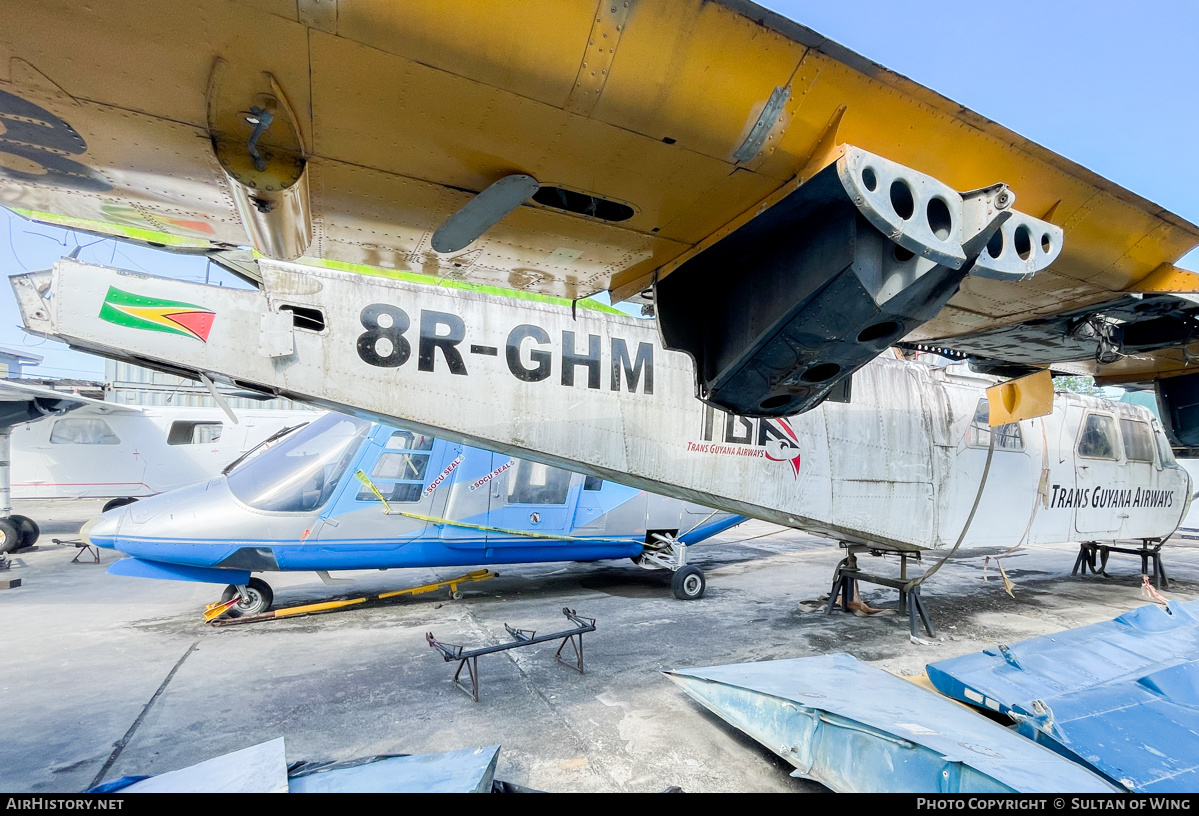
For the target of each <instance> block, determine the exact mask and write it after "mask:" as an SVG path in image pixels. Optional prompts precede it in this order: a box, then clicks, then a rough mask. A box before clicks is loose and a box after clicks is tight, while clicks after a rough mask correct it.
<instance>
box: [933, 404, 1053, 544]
mask: <svg viewBox="0 0 1199 816" xmlns="http://www.w3.org/2000/svg"><path fill="white" fill-rule="evenodd" d="M975 393H977V392H974V391H973V390H972V391H971V392H970V395H969V398H970V399H974V394H975ZM973 411H974V414H973V417H972V419H971V421H970V424H969V426H967V428H966V437H965V440H964V441H963V444H962V446H961V447H960V448H959V450H958V452H957V454H956V456H957V461H956V463H955V464H954V468H953V473H954V474H955V477H956V478H954V479H953V480H952V481H951V482H950V483H948V484H946V485H945V486H944V488H943V490H942V493H943V498H942V499H941V501H942V508H943V509H942V512H943V514H944V519H945V524H944V528H945V530H946V531H948V533H949V535H950V538H949V539H948V540H947V542H946V543H948V544H952V543H953V537H954V536H956V535H957V532H956V531H959V530H961V528H962V526H963V525H965V523H966V519H967V517H969V515H970V510H971V508H972V507H973V506H974V502H975V499H976V498H977V497H978V486H979V482H980V481H981V480H982V477H983V470H984V468H985V467H986V462H987V449H988V447H989V446H990V444H991V436H992V434H993V435H994V436H995V450H994V453H993V454H992V455H991V469H990V471H988V473H987V484H986V486H985V487H984V488H983V494H982V498H981V500H979V503H978V507H977V509H976V510H975V514H974V518H973V520H972V521H971V522H970V530H969V532H968V534H967V541H968V542H970V543H971V544H996V545H1000V546H1006V547H1011V546H1015V545H1017V544H1019V543H1020V541H1021V540H1022V537H1023V534H1024V531H1025V528H1026V524H1027V522H1028V521H1029V520H1030V519H1031V517H1032V514H1033V512H1034V510H1035V508H1036V505H1037V484H1038V481H1039V479H1040V470H1041V459H1042V450H1041V448H1042V445H1041V433H1040V427H1039V425H1038V422H1037V420H1026V421H1024V422H1012V423H1009V424H1007V425H1000V426H999V427H997V428H992V427H991V426H990V424H989V419H990V415H991V408H990V404H989V403H988V402H987V398H986V397H982V398H979V399H978V400H977V402H975V403H974V405H973ZM1013 519H1018V520H1019V523H1015V524H1013V523H1012V520H1013Z"/></svg>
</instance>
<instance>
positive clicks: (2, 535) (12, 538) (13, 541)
mask: <svg viewBox="0 0 1199 816" xmlns="http://www.w3.org/2000/svg"><path fill="white" fill-rule="evenodd" d="M20 548H21V530H20V528H19V527H17V525H16V524H15V523H14V522H13V521H11V520H10V519H6V518H0V553H10V552H16V551H17V550H19V549H20Z"/></svg>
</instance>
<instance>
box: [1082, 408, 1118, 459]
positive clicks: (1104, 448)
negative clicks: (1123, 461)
mask: <svg viewBox="0 0 1199 816" xmlns="http://www.w3.org/2000/svg"><path fill="white" fill-rule="evenodd" d="M1118 444H1119V442H1117V441H1116V421H1115V420H1114V419H1112V417H1110V416H1107V415H1105V414H1087V418H1086V420H1085V421H1084V422H1083V425H1082V438H1081V439H1079V440H1078V455H1079V456H1085V457H1087V458H1088V459H1115V458H1117V454H1116V449H1117V445H1118Z"/></svg>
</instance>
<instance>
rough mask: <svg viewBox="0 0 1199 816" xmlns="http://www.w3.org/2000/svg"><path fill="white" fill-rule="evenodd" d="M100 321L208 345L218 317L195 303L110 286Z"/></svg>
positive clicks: (101, 309) (102, 307) (101, 310)
mask: <svg viewBox="0 0 1199 816" xmlns="http://www.w3.org/2000/svg"><path fill="white" fill-rule="evenodd" d="M100 319H101V320H104V321H107V322H109V323H115V324H116V325H118V326H125V327H127V328H130V329H145V330H146V331H160V332H167V333H168V334H182V335H184V336H186V337H194V338H196V339H197V340H199V341H201V342H204V343H207V342H208V333H209V332H210V331H211V330H212V321H213V320H215V319H216V314H215V313H213V312H211V311H209V310H208V309H205V308H204V307H202V306H196V305H194V304H192V303H181V302H180V301H177V300H162V299H161V298H152V297H144V296H142V295H135V294H133V293H131V292H125V291H122V290H120V289H118V288H116V287H115V286H110V287H108V294H106V295H105V296H104V305H103V306H101V307H100Z"/></svg>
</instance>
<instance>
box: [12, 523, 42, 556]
mask: <svg viewBox="0 0 1199 816" xmlns="http://www.w3.org/2000/svg"><path fill="white" fill-rule="evenodd" d="M8 520H9V521H11V522H12V523H13V524H15V525H17V534H18V537H19V538H20V544H18V545H17V549H18V550H23V549H25V548H26V547H32V546H33V545H34V544H36V543H37V538H38V536H40V535H41V534H42V530H41V528H40V527H38V526H37V522H36V521H34V520H33V519H31V518H29V517H28V516H9V518H8Z"/></svg>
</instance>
